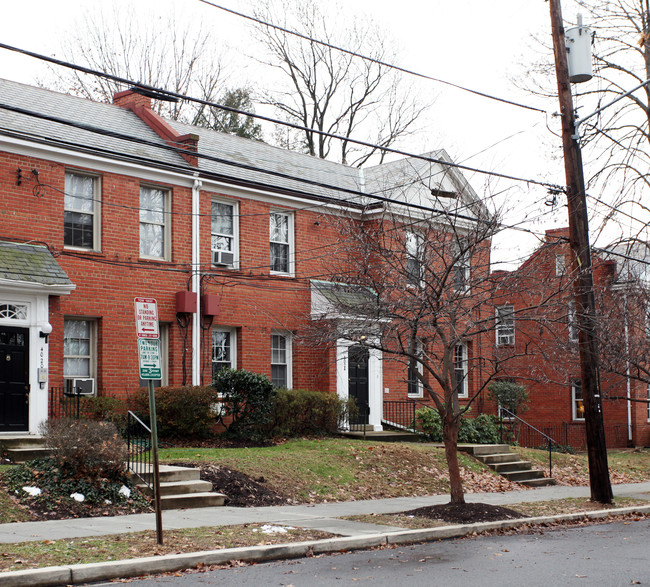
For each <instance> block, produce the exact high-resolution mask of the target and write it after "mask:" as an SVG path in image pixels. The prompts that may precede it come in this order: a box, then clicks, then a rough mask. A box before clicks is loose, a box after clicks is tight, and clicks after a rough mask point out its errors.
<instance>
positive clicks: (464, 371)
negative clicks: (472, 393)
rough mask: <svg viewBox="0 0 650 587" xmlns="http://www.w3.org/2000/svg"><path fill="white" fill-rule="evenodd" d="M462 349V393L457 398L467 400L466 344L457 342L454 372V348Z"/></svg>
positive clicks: (467, 354) (467, 367) (467, 350)
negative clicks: (460, 347) (459, 347)
mask: <svg viewBox="0 0 650 587" xmlns="http://www.w3.org/2000/svg"><path fill="white" fill-rule="evenodd" d="M458 346H462V347H463V365H462V366H463V381H462V382H461V385H462V393H459V394H458V397H459V398H468V397H469V349H468V346H467V343H466V342H459V343H458V344H457V345H456V346H455V347H454V370H455V369H456V347H458Z"/></svg>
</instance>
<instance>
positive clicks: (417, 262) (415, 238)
mask: <svg viewBox="0 0 650 587" xmlns="http://www.w3.org/2000/svg"><path fill="white" fill-rule="evenodd" d="M423 244H424V241H423V238H422V236H421V235H419V234H415V233H413V232H407V233H406V282H407V283H408V284H409V285H420V283H421V282H422V278H423V274H422V273H423V269H424V266H423V258H422V257H423V250H422V246H423Z"/></svg>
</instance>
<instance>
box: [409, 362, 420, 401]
mask: <svg viewBox="0 0 650 587" xmlns="http://www.w3.org/2000/svg"><path fill="white" fill-rule="evenodd" d="M415 368H416V369H417V372H418V373H419V374H420V375H422V373H423V370H422V363H420V362H419V361H418V362H416V364H415ZM409 371H410V369H409V366H408V365H407V367H406V373H407V378H408V375H409ZM406 385H407V387H406V389H407V396H408V397H411V398H413V399H417V398H422V397H424V386H423V385H422V381H420V380H419V379H418V380H417V381H416V385H417V389H418V390H417V392H416V393H411V392H409V391H408V389H409V385H408V379H407V382H406Z"/></svg>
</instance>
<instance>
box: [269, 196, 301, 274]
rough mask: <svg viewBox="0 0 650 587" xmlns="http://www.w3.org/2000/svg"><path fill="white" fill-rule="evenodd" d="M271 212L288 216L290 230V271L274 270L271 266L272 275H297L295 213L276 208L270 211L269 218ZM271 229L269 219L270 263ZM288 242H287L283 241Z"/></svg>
mask: <svg viewBox="0 0 650 587" xmlns="http://www.w3.org/2000/svg"><path fill="white" fill-rule="evenodd" d="M271 214H281V215H283V216H286V217H287V218H288V222H287V229H288V231H289V243H288V244H289V271H273V270H271V269H270V266H269V272H270V274H271V275H288V276H291V277H294V276H295V239H294V214H293V212H291V211H288V210H282V209H280V210H276V209H271V210H270V211H269V218H270V215H271ZM271 242H275V241H271V229H270V221H269V263H270V249H271ZM282 244H286V243H282Z"/></svg>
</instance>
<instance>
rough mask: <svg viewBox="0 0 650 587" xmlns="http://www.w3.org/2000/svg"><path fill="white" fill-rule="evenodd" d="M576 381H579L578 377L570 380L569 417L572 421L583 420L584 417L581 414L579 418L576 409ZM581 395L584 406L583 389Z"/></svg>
mask: <svg viewBox="0 0 650 587" xmlns="http://www.w3.org/2000/svg"><path fill="white" fill-rule="evenodd" d="M578 381H579V380H578V379H574V380H573V381H572V382H571V419H572V420H573V421H575V422H584V421H585V417H584V416H582V418H580V417H579V416H578V410H577V409H576V387H577V385H576V383H578ZM582 397H583V399H582V406H583V407H584V405H585V403H584V391H583V396H582Z"/></svg>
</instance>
